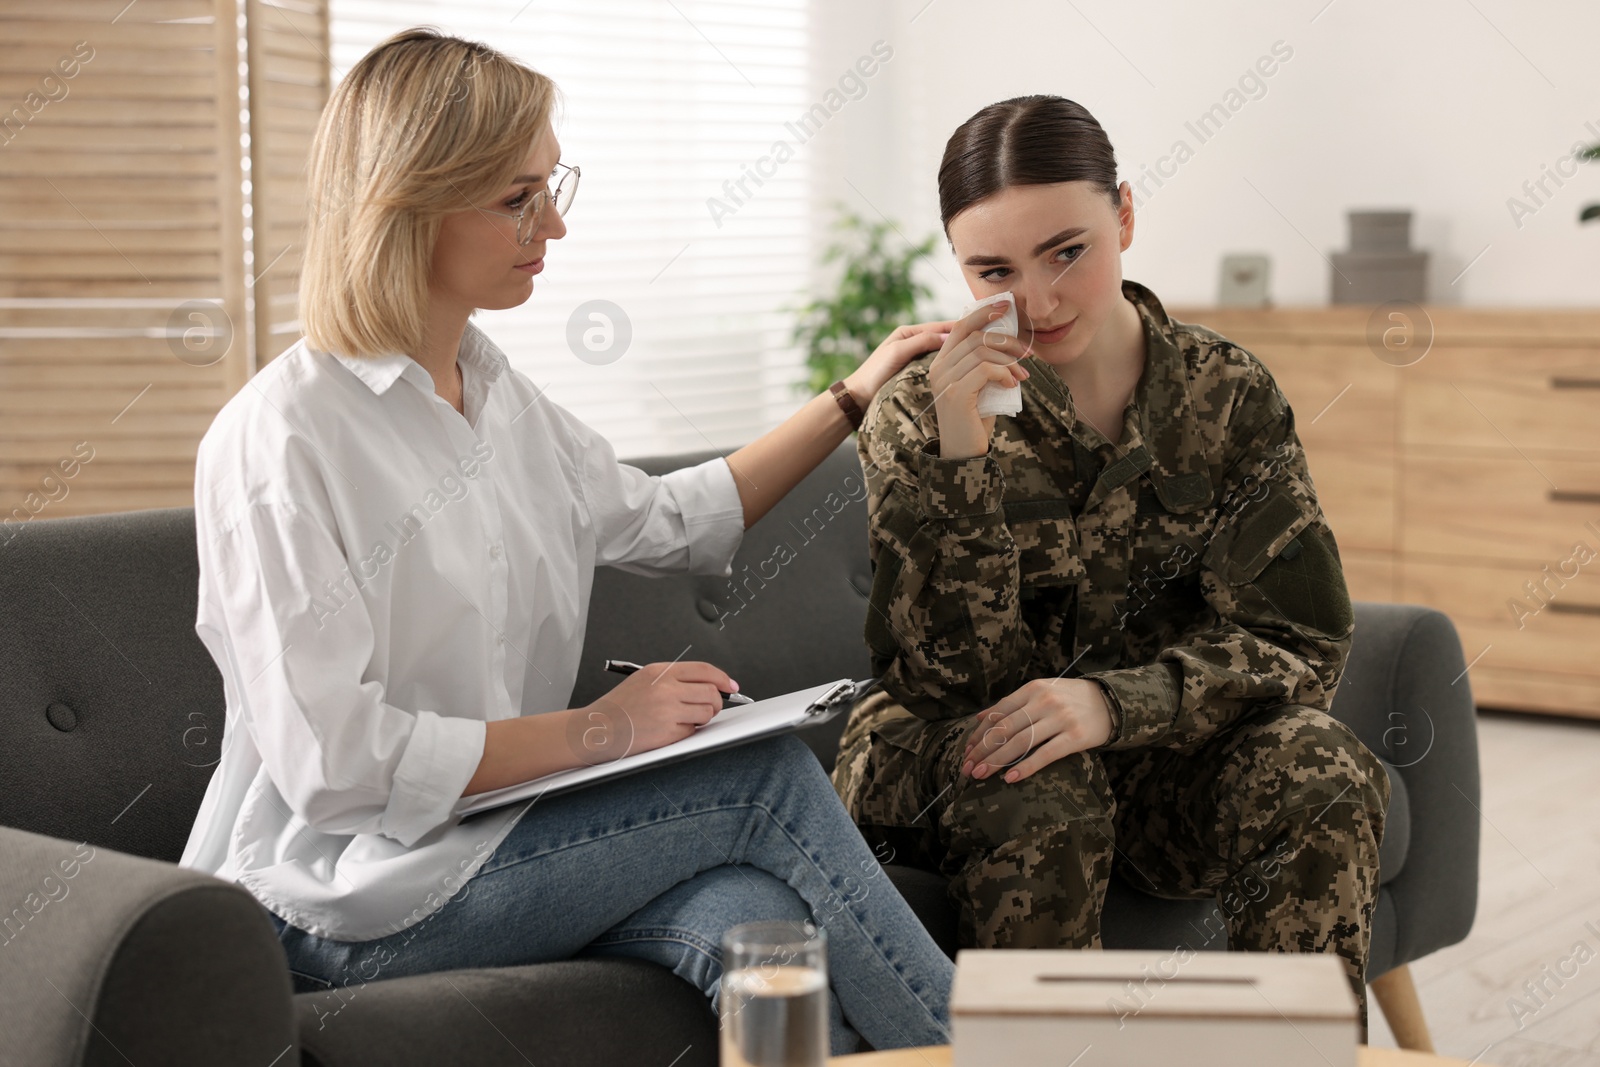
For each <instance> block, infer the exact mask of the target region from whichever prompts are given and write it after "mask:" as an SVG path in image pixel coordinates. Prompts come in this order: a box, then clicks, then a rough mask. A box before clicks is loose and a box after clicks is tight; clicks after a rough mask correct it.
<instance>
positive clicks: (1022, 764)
mask: <svg viewBox="0 0 1600 1067" xmlns="http://www.w3.org/2000/svg"><path fill="white" fill-rule="evenodd" d="M974 719H976V720H977V721H976V725H975V726H974V728H973V730H972V733H971V734H969V735H968V737H967V750H966V755H965V756H964V757H963V763H962V767H961V773H962V774H965V775H969V776H971V777H973V778H988V777H990V776H991V775H993V774H996V773H999V772H1004V774H1005V780H1006V781H1008V782H1020V781H1021V780H1022V779H1024V778H1026V777H1028V776H1029V775H1030V774H1032V773H1034V772H1035V771H1037V770H1039V769H1040V768H1041V767H1046V766H1049V765H1050V764H1052V763H1054V762H1055V761H1056V760H1058V759H1060V758H1061V757H1063V756H1070V755H1071V754H1072V753H1074V752H1083V751H1085V750H1087V749H1091V748H1098V747H1099V746H1101V745H1103V744H1105V743H1106V742H1107V741H1109V740H1110V739H1111V728H1112V723H1111V709H1110V707H1109V706H1108V705H1107V704H1106V694H1105V690H1103V689H1101V688H1100V684H1099V683H1098V682H1095V681H1092V680H1090V679H1088V678H1037V679H1035V680H1033V681H1031V682H1028V683H1026V684H1024V685H1023V686H1022V687H1021V688H1020V689H1018V690H1017V691H1016V692H1014V693H1012V694H1011V695H1010V696H1008V697H1005V698H1004V699H1002V700H1001V701H1000V702H999V703H997V704H995V705H994V706H993V707H991V708H986V709H985V710H983V711H980V712H978V714H977V715H975V716H974Z"/></svg>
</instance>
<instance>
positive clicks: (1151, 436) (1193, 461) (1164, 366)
mask: <svg viewBox="0 0 1600 1067" xmlns="http://www.w3.org/2000/svg"><path fill="white" fill-rule="evenodd" d="M1122 294H1123V295H1124V296H1125V297H1127V298H1128V300H1130V301H1131V302H1132V303H1133V305H1134V307H1136V308H1137V309H1138V311H1139V319H1140V321H1141V322H1142V323H1143V324H1144V337H1145V368H1144V373H1143V374H1142V375H1141V376H1140V378H1139V384H1138V386H1137V387H1135V389H1134V393H1133V405H1134V416H1133V419H1132V420H1131V424H1130V421H1125V422H1124V425H1123V440H1122V443H1121V444H1120V445H1119V446H1118V449H1117V452H1118V455H1117V458H1116V459H1114V460H1112V461H1111V462H1110V463H1109V464H1108V465H1107V466H1106V467H1105V469H1104V470H1102V471H1101V475H1100V478H1099V480H1098V482H1097V483H1096V485H1095V487H1094V489H1093V491H1092V492H1091V494H1090V502H1089V505H1088V506H1091V507H1092V506H1094V505H1095V504H1096V503H1097V502H1098V501H1099V500H1101V499H1103V498H1104V497H1106V496H1107V495H1109V494H1110V493H1111V492H1112V491H1114V490H1115V489H1117V488H1118V487H1120V486H1122V485H1124V484H1126V483H1127V482H1129V481H1132V480H1133V479H1135V478H1137V477H1138V476H1139V475H1141V474H1143V473H1145V472H1146V471H1148V472H1149V474H1150V481H1151V483H1152V485H1153V487H1154V488H1155V491H1156V495H1157V496H1158V497H1159V498H1160V500H1161V503H1162V505H1163V506H1164V507H1165V508H1166V509H1167V510H1168V511H1173V512H1185V511H1194V510H1195V509H1197V508H1199V507H1202V506H1205V505H1208V504H1210V502H1211V496H1212V487H1211V475H1210V471H1209V467H1208V466H1207V464H1206V455H1205V449H1204V447H1203V446H1204V438H1203V437H1202V435H1201V434H1200V427H1199V425H1198V422H1197V419H1196V409H1195V403H1194V398H1193V397H1192V396H1191V395H1190V392H1189V379H1188V370H1187V361H1186V359H1185V357H1184V353H1183V348H1182V342H1181V341H1180V338H1179V336H1178V329H1177V324H1176V323H1174V321H1173V320H1172V319H1171V318H1170V317H1169V316H1168V315H1167V311H1166V308H1164V307H1163V306H1162V304H1161V301H1160V299H1158V298H1157V297H1156V294H1155V293H1153V292H1151V291H1150V290H1149V289H1147V288H1146V287H1145V286H1143V285H1140V284H1139V283H1138V282H1135V281H1130V280H1128V279H1126V278H1124V279H1123V281H1122ZM1029 369H1030V371H1031V372H1032V373H1031V375H1030V376H1029V377H1028V378H1027V379H1026V380H1025V381H1024V382H1023V383H1022V385H1023V388H1027V387H1028V386H1032V387H1033V388H1034V389H1035V390H1036V391H1038V392H1040V393H1042V394H1043V396H1042V397H1041V400H1043V401H1044V402H1045V406H1046V407H1047V408H1050V409H1051V410H1054V411H1059V412H1061V413H1062V414H1061V418H1062V420H1063V421H1064V422H1065V423H1066V425H1067V427H1068V428H1069V431H1070V432H1072V433H1073V434H1074V436H1075V437H1080V436H1086V435H1083V434H1081V431H1079V429H1078V423H1079V421H1080V420H1079V418H1078V412H1077V408H1076V407H1075V406H1074V405H1073V403H1072V394H1071V393H1070V392H1069V391H1068V390H1067V386H1066V383H1065V382H1063V381H1062V380H1061V377H1060V375H1059V374H1057V373H1056V370H1055V368H1054V367H1052V366H1050V365H1049V364H1048V363H1044V362H1043V361H1040V362H1038V363H1035V364H1033V365H1031V366H1030V368H1029ZM1080 443H1082V444H1084V445H1089V446H1092V445H1094V444H1103V443H1104V438H1103V437H1102V436H1101V435H1099V434H1094V436H1093V438H1092V439H1090V440H1082V441H1081V442H1080Z"/></svg>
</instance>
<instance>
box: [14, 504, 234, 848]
mask: <svg viewBox="0 0 1600 1067" xmlns="http://www.w3.org/2000/svg"><path fill="white" fill-rule="evenodd" d="M194 529H195V528H194V509H193V508H161V509H155V510H149V511H129V512H122V513H116V514H109V515H87V516H82V517H75V518H64V519H34V520H32V521H30V522H28V523H26V524H24V525H22V526H19V527H8V528H7V533H6V534H5V535H0V536H9V537H10V539H9V540H0V634H4V635H5V641H6V654H5V655H4V656H0V733H3V735H4V737H5V744H4V745H0V782H4V783H5V784H6V788H5V789H3V790H0V825H5V826H14V827H17V828H19V829H24V830H31V831H33V832H34V833H39V834H47V835H49V836H51V837H59V838H65V839H66V840H69V841H88V842H89V843H90V844H92V845H95V846H101V847H105V848H111V849H115V850H117V851H119V852H125V853H131V854H133V855H136V856H146V857H149V858H152V859H161V860H167V861H170V862H173V863H176V862H177V860H178V858H179V857H180V856H182V855H183V846H184V844H185V843H186V842H187V841H188V839H189V830H190V828H191V827H192V826H193V825H194V817H195V813H196V812H197V811H199V809H200V800H201V798H202V797H203V796H204V795H205V790H206V783H207V782H209V781H210V779H211V771H212V768H213V767H214V766H215V765H216V762H217V760H218V759H219V758H220V756H221V752H222V727H223V722H224V720H225V712H226V704H225V701H224V697H223V691H222V675H221V673H219V672H218V670H217V666H216V664H215V663H214V662H213V661H212V659H211V654H210V653H209V652H207V651H206V647H205V645H204V644H202V643H201V641H200V637H199V635H197V634H196V633H195V631H194V620H195V610H196V607H197V604H198V600H199V583H200V565H199V561H198V554H197V553H196V551H195V532H194Z"/></svg>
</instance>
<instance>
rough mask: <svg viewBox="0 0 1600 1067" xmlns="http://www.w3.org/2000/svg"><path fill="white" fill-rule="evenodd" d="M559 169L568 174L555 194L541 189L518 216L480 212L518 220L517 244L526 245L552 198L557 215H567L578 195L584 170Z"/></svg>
mask: <svg viewBox="0 0 1600 1067" xmlns="http://www.w3.org/2000/svg"><path fill="white" fill-rule="evenodd" d="M556 166H557V167H561V168H564V169H565V170H566V173H565V174H563V175H562V176H561V180H560V181H559V182H557V183H556V188H555V192H554V193H551V192H550V191H549V190H546V189H540V190H539V191H538V192H536V193H534V194H533V197H532V198H531V199H530V200H529V201H528V202H527V203H526V204H523V205H522V210H521V211H518V212H517V213H516V214H512V213H511V212H509V211H494V210H492V209H490V208H486V207H485V208H479V209H478V210H479V211H483V212H486V213H488V214H490V215H499V216H501V217H502V218H507V219H516V220H517V244H519V245H525V244H527V243H528V242H529V241H532V240H533V235H534V234H535V233H537V232H538V230H539V216H540V215H541V214H543V212H544V206H545V204H546V203H547V202H549V201H550V200H551V199H552V197H553V198H554V200H555V202H556V214H557V215H565V214H566V213H567V209H568V208H570V207H571V206H572V199H573V197H575V196H577V195H578V179H580V178H582V177H583V170H582V169H581V168H579V167H568V166H567V165H566V164H565V163H557V164H556Z"/></svg>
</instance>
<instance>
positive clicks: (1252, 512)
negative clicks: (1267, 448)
mask: <svg viewBox="0 0 1600 1067" xmlns="http://www.w3.org/2000/svg"><path fill="white" fill-rule="evenodd" d="M1294 482H1295V484H1294V485H1291V484H1290V480H1289V479H1285V480H1281V481H1276V482H1273V483H1272V484H1271V487H1270V488H1269V489H1268V491H1267V492H1266V493H1265V494H1264V495H1263V496H1262V497H1261V498H1260V499H1257V500H1245V501H1244V502H1243V504H1242V506H1241V507H1239V509H1238V510H1237V511H1236V512H1235V513H1234V514H1233V515H1232V516H1229V517H1226V518H1224V519H1223V521H1222V522H1221V523H1220V524H1219V526H1218V528H1217V531H1216V533H1215V534H1214V535H1213V536H1212V538H1211V543H1210V544H1209V545H1207V546H1206V553H1205V565H1206V566H1207V567H1208V568H1210V569H1211V570H1212V571H1213V572H1215V573H1216V574H1218V575H1221V576H1222V578H1223V579H1224V580H1225V581H1226V582H1228V584H1229V585H1233V586H1238V585H1243V584H1244V583H1246V582H1252V581H1254V580H1255V579H1256V578H1257V577H1259V576H1260V574H1261V572H1262V571H1263V570H1265V569H1266V566H1267V564H1268V563H1269V562H1271V561H1272V560H1273V559H1276V558H1277V557H1278V555H1279V554H1280V553H1282V552H1283V551H1284V550H1285V548H1287V547H1288V545H1289V543H1290V542H1291V541H1294V540H1295V538H1297V537H1298V536H1299V535H1300V532H1301V531H1302V530H1304V529H1305V528H1306V527H1307V526H1309V525H1310V524H1311V521H1312V519H1314V518H1315V517H1316V509H1315V506H1314V505H1308V504H1307V503H1306V501H1305V500H1304V499H1303V498H1302V494H1301V493H1300V492H1297V489H1298V488H1299V487H1298V480H1294ZM1290 551H1291V553H1292V552H1294V551H1295V550H1293V549H1290Z"/></svg>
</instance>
